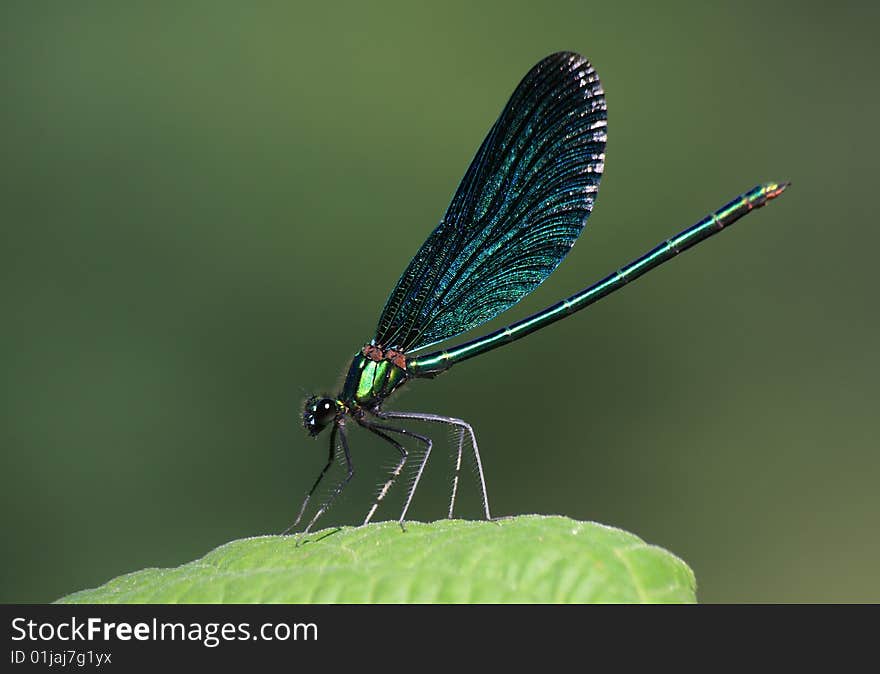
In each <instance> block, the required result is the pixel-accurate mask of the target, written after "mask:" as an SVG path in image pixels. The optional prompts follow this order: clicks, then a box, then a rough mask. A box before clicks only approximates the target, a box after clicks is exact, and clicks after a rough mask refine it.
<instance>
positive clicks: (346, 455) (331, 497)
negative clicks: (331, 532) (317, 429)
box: [302, 422, 354, 536]
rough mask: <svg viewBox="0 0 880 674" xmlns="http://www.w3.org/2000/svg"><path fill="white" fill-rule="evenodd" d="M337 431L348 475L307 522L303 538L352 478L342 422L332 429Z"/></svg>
mask: <svg viewBox="0 0 880 674" xmlns="http://www.w3.org/2000/svg"><path fill="white" fill-rule="evenodd" d="M336 429H339V439H340V440H342V451H343V452H344V453H345V465H346V467H347V468H348V474H347V475H346V476H345V478H344V479H343V480H342V481H341V482H340V483H339V484H338V485H336V489H334V490H333V493H332V494H330V498H328V499H327V500H326V501H324V504H323V505H322V506H321V507H320V508H318V512H316V513H315V515H314V517H312V519H311V521H309V523H308V525H307V526H306V528H305V529H303V531H302V535H303V536H305V535H306V534H307V533H309V530H310V529H311V528H312V526H313V525H314V524H315V522H317V521H318V518H319V517H321V515H323V514H324V513H325V512H327V509H328V508H329V507H330V506H331V505H332V504H333V501H335V500H336V497H337V496H339V494H340V493H341V492H342V490H343V489H345V487H346V485H347V484H348V483H349V482H351V478H352V477H353V476H354V464H352V462H351V452H349V450H348V439H347V438H346V437H345V428H343V426H342V422H339V423H338V424H337V425H336V426H334V427H333V430H336Z"/></svg>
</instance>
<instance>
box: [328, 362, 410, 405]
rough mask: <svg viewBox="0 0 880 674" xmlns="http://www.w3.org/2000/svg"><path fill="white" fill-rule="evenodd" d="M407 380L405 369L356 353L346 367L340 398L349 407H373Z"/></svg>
mask: <svg viewBox="0 0 880 674" xmlns="http://www.w3.org/2000/svg"><path fill="white" fill-rule="evenodd" d="M406 380H407V374H406V370H404V369H402V368H399V367H397V365H395V364H394V363H392V362H391V361H388V360H382V361H378V362H377V361H375V360H371V359H369V358H367V357H366V356H365V355H363V353H358V354H357V355H356V356H355V357H354V360H353V361H352V362H351V367H350V368H348V374H347V375H346V377H345V385H344V386H343V387H342V393H341V394H340V396H339V397H340V399H341V400H342V402H343V403H345V404H346V405H347V406H349V407H356V406H360V407H368V408H369V407H374V406H375V405H376V404H377V403H380V402H382V400H384V399H385V398H387V397H388V396H390V395H391V394H392V393H393V392H394V391H395V390H397V389H398V388H399V387H400V386H402V385H403V384H404V383H405V382H406Z"/></svg>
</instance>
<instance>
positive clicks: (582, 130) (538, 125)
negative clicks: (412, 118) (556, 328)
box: [376, 52, 607, 352]
mask: <svg viewBox="0 0 880 674" xmlns="http://www.w3.org/2000/svg"><path fill="white" fill-rule="evenodd" d="M606 119H607V112H606V107H605V96H604V92H603V91H602V87H601V84H600V83H599V78H598V76H597V75H596V72H595V71H594V70H593V67H592V66H591V65H590V63H589V62H588V61H587V60H586V59H585V58H584V57H582V56H580V55H578V54H574V53H567V52H560V53H558V54H552V55H551V56H548V57H547V58H545V59H543V60H542V61H540V62H539V63H538V64H537V65H535V67H534V68H532V69H531V70H530V71H529V73H528V74H527V75H526V76H525V78H523V80H522V82H520V83H519V86H518V87H517V88H516V90H515V91H514V92H513V95H512V96H511V98H510V100H509V101H508V103H507V105H506V106H505V107H504V110H503V111H502V112H501V116H500V117H499V118H498V121H496V122H495V124H494V126H493V127H492V129H491V130H490V131H489V135H488V136H487V137H486V139H485V140H484V141H483V144H482V145H481V146H480V149H479V150H478V151H477V154H476V156H475V157H474V159H473V161H472V163H471V165H470V168H468V171H467V173H466V174H465V176H464V178H463V179H462V181H461V184H460V185H459V186H458V190H457V191H456V193H455V196H454V197H453V199H452V203H451V204H450V205H449V209H448V210H447V211H446V215H444V217H443V219H442V220H441V222H440V224H439V225H438V226H437V227H436V229H434V231H433V232H431V234H430V236H429V237H428V239H427V241H425V243H424V244H422V247H421V248H420V249H419V251H418V253H416V255H415V257H414V258H413V259H412V261H411V262H410V264H409V266H408V267H407V269H406V271H404V273H403V275H402V276H401V277H400V279H399V280H398V282H397V285H396V286H395V288H394V290H393V291H392V292H391V295H390V296H389V298H388V301H387V302H386V304H385V308H384V310H383V311H382V315H381V317H380V318H379V324H378V327H377V330H376V343H377V344H379V345H381V346H383V347H385V348H394V349H397V350H400V351H404V352H409V351H415V350H417V349H421V348H424V347H426V346H430V345H431V344H435V343H437V342H441V341H443V340H445V339H448V338H450V337H454V336H455V335H458V334H460V333H462V332H466V331H467V330H470V329H471V328H474V327H476V326H478V325H480V324H482V323H485V322H486V321H488V320H490V319H492V318H494V317H495V316H496V315H498V314H499V313H501V312H502V311H504V310H506V309H508V308H509V307H511V306H512V305H513V304H515V303H516V302H518V301H519V300H520V299H522V298H523V297H524V296H525V295H527V294H528V293H530V292H532V291H533V290H534V289H535V288H536V287H538V285H540V284H541V282H542V281H544V279H546V278H547V277H548V276H549V275H550V273H551V272H552V271H553V270H554V269H556V267H557V266H558V265H559V263H560V262H561V261H562V259H563V258H564V257H565V256H566V254H567V253H568V251H569V250H570V249H571V247H572V246H573V245H574V242H575V241H576V240H577V238H578V236H579V235H580V233H581V230H583V227H584V223H585V222H586V219H587V217H588V216H589V215H590V211H591V210H592V208H593V202H594V200H595V198H596V193H597V191H598V188H599V180H600V178H601V177H602V171H603V167H604V161H605V141H606Z"/></svg>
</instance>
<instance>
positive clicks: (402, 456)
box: [361, 422, 409, 524]
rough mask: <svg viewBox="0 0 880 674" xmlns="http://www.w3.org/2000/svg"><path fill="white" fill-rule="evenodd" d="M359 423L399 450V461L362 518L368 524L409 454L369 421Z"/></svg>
mask: <svg viewBox="0 0 880 674" xmlns="http://www.w3.org/2000/svg"><path fill="white" fill-rule="evenodd" d="M361 425H362V426H363V427H364V428H366V429H367V430H368V431H370V432H371V433H375V434H376V435H378V436H379V437H380V438H382V439H383V440H385V441H386V442H390V443H391V444H392V445H394V446H395V447H396V448H397V451H398V452H400V461H399V462H398V464H397V466H395V467H394V470H393V471H391V475H390V476H389V477H388V481H387V482H386V483H385V484H384V485H383V486H382V489H381V490H379V494H378V496H377V497H376V502H375V503H374V504H373V507H372V508H370V512H368V513H367V516H366V518H365V519H364V524H369V523H370V520H371V519H372V518H373V513H375V512H376V508H378V507H379V503H380V502H381V501H382V499H383V498H385V494H387V493H388V490H389V489H391V485H393V484H394V482H395V480H397V478H398V476H399V475H400V472H401V471H402V470H403V466H404V464H405V463H406V459H407V457H408V456H409V454H408V453H407V451H406V449H405V448H404V446H403V445H401V444H400V443H399V442H397V440H395V439H394V438H392V437H389V436H388V435H386V434H385V433H383V432H382V431H381V430H379V429H378V428H376V427H375V426H373V425H370V424H369V422H367V423H364V422H361Z"/></svg>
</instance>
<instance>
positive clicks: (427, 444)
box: [361, 412, 434, 531]
mask: <svg viewBox="0 0 880 674" xmlns="http://www.w3.org/2000/svg"><path fill="white" fill-rule="evenodd" d="M374 413H375V412H374ZM377 416H379V417H380V418H382V416H381V415H379V414H377ZM361 424H363V425H364V426H365V427H367V428H369V429H370V430H373V431H374V432H375V430H376V429H378V430H380V431H388V432H389V433H400V434H401V435H408V436H411V437H412V438H414V439H416V440H418V441H419V442H421V443H423V444H424V445H425V455H424V456H423V457H422V461H421V463H419V468H418V470H417V471H416V475H415V478H414V479H413V482H412V485H410V488H409V492H408V493H407V495H406V503H404V504H403V512H401V513H400V519H399V520H397V522H398V524H400V528H401V529H403V530H404V531H406V525H405V524H404V520H405V519H406V512H407V510H409V504H410V503H412V499H413V496H414V495H415V493H416V488H417V487H418V486H419V480H421V479H422V473H423V472H424V470H425V464H426V463H428V457H429V456H431V447H432V446H433V444H434V443H433V441H432V440H431V438H428V437H425V436H424V435H419V434H418V433H413V432H412V431H410V430H407V429H406V428H396V427H395V426H384V425H381V424H375V423H373V422H370V421H364V420H361ZM389 440H390V438H389ZM395 444H397V443H395Z"/></svg>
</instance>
